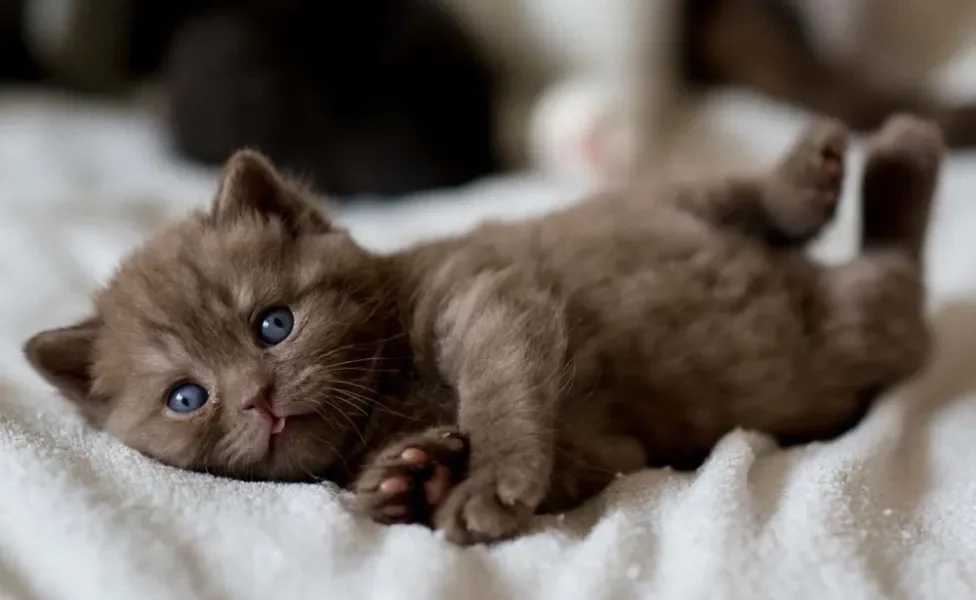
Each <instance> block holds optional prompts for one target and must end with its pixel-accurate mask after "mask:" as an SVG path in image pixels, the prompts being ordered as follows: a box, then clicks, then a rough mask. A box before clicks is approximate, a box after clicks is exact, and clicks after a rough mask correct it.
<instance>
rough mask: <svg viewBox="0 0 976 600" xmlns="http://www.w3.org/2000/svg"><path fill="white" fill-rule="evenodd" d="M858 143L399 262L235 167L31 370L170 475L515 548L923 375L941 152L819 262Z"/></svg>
mask: <svg viewBox="0 0 976 600" xmlns="http://www.w3.org/2000/svg"><path fill="white" fill-rule="evenodd" d="M845 143H846V131H845V130H844V128H843V127H842V126H841V125H839V124H837V123H834V122H823V123H820V124H818V125H816V126H814V127H813V128H812V129H811V130H810V131H809V132H808V133H806V134H805V135H804V137H803V139H802V140H801V141H800V142H799V143H798V144H797V146H796V147H795V148H794V150H793V151H792V152H791V153H790V154H789V155H788V156H787V157H786V158H785V159H784V160H783V161H782V163H781V164H780V165H779V166H778V167H777V168H776V169H774V170H773V171H772V172H771V173H769V174H767V175H763V176H758V177H753V178H741V179H738V180H726V181H706V182H694V183H676V184H669V185H645V184H641V185H634V186H632V187H629V188H627V189H621V190H617V191H612V192H607V193H605V194H603V195H602V196H600V197H598V198H594V199H592V200H591V201H589V202H587V203H584V204H582V205H580V206H577V207H574V208H570V209H568V210H564V211H562V212H559V213H556V214H553V215H551V216H548V217H545V218H542V219H539V220H535V221H530V222H526V223H518V224H498V223H496V224H487V225H485V226H484V227H482V228H481V229H479V230H477V231H475V232H474V233H472V234H470V235H465V236H460V237H456V238H451V239H445V240H441V241H437V242H433V243H430V244H425V245H421V246H418V247H415V248H412V249H409V250H406V251H404V252H401V253H398V254H395V255H392V256H375V255H372V254H370V253H367V252H366V251H364V250H362V249H360V248H358V247H357V246H356V245H355V244H354V243H353V241H352V239H351V238H350V237H349V236H348V234H347V233H345V232H343V231H340V230H338V229H336V228H334V227H333V226H332V225H331V224H330V222H329V221H328V219H327V218H326V217H325V216H324V215H322V213H320V212H318V211H317V209H315V208H314V205H313V204H312V203H311V202H310V201H309V200H308V199H307V196H306V195H305V194H304V193H303V192H302V191H301V190H299V189H297V188H295V187H294V186H293V185H292V184H290V183H288V182H286V181H283V180H282V179H281V178H280V177H279V176H278V175H277V174H276V173H275V171H274V170H273V168H272V167H271V166H270V165H269V164H268V163H267V162H266V161H265V160H264V159H263V158H262V157H260V156H259V155H256V154H254V153H251V152H241V153H239V154H238V155H236V156H235V157H234V158H233V159H232V160H231V161H230V163H229V165H228V166H227V168H226V171H225V175H224V178H223V182H222V185H221V188H220V191H219V192H218V194H217V198H216V200H215V202H214V207H213V209H212V211H210V212H209V213H200V214H195V215H193V216H191V217H189V218H188V219H187V220H185V221H183V222H181V223H178V224H176V225H174V226H172V227H170V228H169V229H167V230H165V231H164V232H162V233H161V234H159V235H158V236H157V237H155V238H153V239H151V240H150V241H149V242H148V243H147V244H146V245H145V246H144V247H142V248H141V249H139V250H137V251H136V252H135V253H134V254H133V255H131V256H130V257H128V258H127V259H126V260H125V261H124V262H123V263H122V265H121V267H120V269H119V271H118V273H117V274H116V276H115V277H114V278H113V279H112V281H111V282H110V283H109V284H108V286H107V287H106V288H105V289H104V290H102V291H101V292H99V293H98V294H97V296H96V298H95V311H94V316H93V317H92V318H91V319H90V320H88V321H86V322H85V323H83V324H80V325H78V326H76V327H74V328H71V329H59V330H53V331H48V332H44V333H40V334H38V335H37V336H35V337H34V338H32V339H31V340H30V341H29V342H28V344H27V346H26V352H27V355H28V357H29V358H30V360H31V362H32V363H33V364H34V365H35V367H36V368H37V369H38V370H39V371H40V372H41V373H42V374H44V375H45V376H46V377H47V378H48V379H49V380H50V381H51V382H53V383H54V384H56V385H58V386H59V387H60V388H61V389H62V390H63V391H64V393H65V394H66V395H67V396H68V397H69V398H72V399H73V400H75V402H77V403H78V404H79V406H80V407H81V409H82V410H83V411H84V413H85V414H86V415H87V416H88V417H89V419H90V420H91V422H92V423H93V424H94V425H95V426H97V427H101V428H103V429H105V430H106V431H108V432H110V433H112V434H113V435H116V436H118V437H119V438H120V439H121V440H122V441H123V442H125V443H126V444H128V445H130V446H132V447H134V448H137V449H139V450H141V451H143V452H145V453H146V454H148V455H150V456H153V457H156V458H158V459H160V460H162V461H165V462H167V463H170V464H174V465H178V466H181V467H187V468H192V469H201V470H204V469H205V470H209V471H214V472H218V473H222V474H226V475H230V476H235V477H256V478H268V479H281V480H294V479H311V478H316V477H329V478H331V479H334V480H336V481H339V482H340V483H343V484H353V485H354V487H355V489H356V491H357V493H358V494H359V496H360V499H361V500H362V502H363V505H364V507H365V509H366V510H367V511H368V512H369V513H370V514H371V515H372V516H373V517H374V518H376V519H377V520H379V521H384V522H402V521H421V522H432V524H433V525H434V526H436V527H438V528H440V529H442V530H444V531H445V533H446V535H447V536H448V538H449V539H451V540H454V541H457V542H459V543H474V542H481V541H493V540H498V539H503V538H507V537H511V536H514V535H517V534H518V533H519V532H520V531H522V530H523V529H524V527H525V526H526V523H527V521H528V519H529V517H530V516H531V515H532V514H533V513H535V512H537V511H545V510H562V509H565V508H568V507H572V506H574V505H576V504H578V503H579V502H580V501H582V500H583V499H585V498H587V497H589V496H591V495H593V494H594V493H596V492H597V491H599V490H600V489H602V488H603V487H604V486H605V485H606V484H607V483H608V482H609V481H610V480H611V479H612V478H613V477H614V475H615V474H617V473H620V472H629V471H633V470H636V469H639V468H641V467H643V466H644V465H647V464H652V465H659V464H674V465H677V466H682V467H684V466H692V465H695V464H696V463H697V462H698V461H700V460H701V459H702V458H703V457H704V456H705V455H706V454H707V452H708V451H709V449H710V448H711V447H712V445H713V444H714V443H715V442H716V441H717V440H718V439H719V437H720V436H722V435H723V434H724V433H726V432H728V431H729V430H730V429H732V428H735V427H744V428H751V429H758V430H762V431H766V432H769V433H771V434H773V435H775V436H777V437H778V438H779V439H780V440H782V441H783V442H786V443H795V442H802V441H805V440H810V439H818V438H825V437H830V436H833V435H836V434H838V433H840V432H842V431H844V430H845V429H847V428H848V427H850V426H851V425H853V424H854V423H856V422H857V420H858V419H859V418H860V417H861V415H862V414H863V413H864V411H865V410H866V409H867V407H868V404H869V402H870V400H871V398H872V397H873V396H874V394H875V393H876V392H877V391H878V390H881V389H884V388H887V387H888V386H891V385H893V384H895V383H897V382H899V381H901V380H902V379H904V378H906V377H908V376H910V375H912V374H913V373H914V372H915V371H917V370H918V369H919V368H920V367H921V366H922V364H923V361H924V359H925V357H926V354H927V350H928V341H927V340H928V338H927V329H926V325H925V323H924V320H923V312H922V304H923V287H922V278H921V273H920V270H921V267H920V264H919V255H920V252H921V248H922V243H923V241H924V231H925V228H926V226H927V220H928V211H929V204H930V201H931V197H932V194H933V188H934V185H935V182H936V175H937V170H938V165H939V159H940V156H941V152H942V140H941V137H940V135H939V134H938V129H937V128H935V127H934V126H932V125H930V124H928V123H925V122H922V121H919V120H916V119H912V118H909V117H899V118H896V119H893V120H892V121H890V122H889V123H888V124H887V125H886V126H885V128H884V129H883V130H882V131H881V133H879V134H877V135H876V136H875V138H874V141H873V149H872V150H871V153H870V157H869V160H868V165H867V170H866V174H865V181H864V184H865V185H864V189H863V198H862V201H863V203H864V209H865V221H864V222H865V226H864V250H863V253H862V255H861V256H860V257H859V258H856V259H854V260H853V261H852V262H850V263H849V264H847V265H845V266H841V267H836V268H827V267H822V266H818V265H816V264H814V263H813V262H811V261H810V260H808V259H807V258H805V257H804V255H803V253H802V249H803V244H804V242H806V241H807V240H808V239H810V238H811V237H812V236H814V235H815V234H816V233H817V232H818V231H819V230H820V228H821V227H822V226H823V225H824V224H826V223H827V222H828V221H829V219H830V218H831V217H832V215H833V212H834V208H835V206H836V202H837V195H838V193H839V189H840V184H841V180H842V174H843V153H844V146H845ZM278 305H288V306H290V307H291V308H292V310H293V311H294V314H295V329H294V332H293V333H292V334H291V336H290V337H289V338H288V339H286V340H285V341H284V342H283V343H281V344H280V345H278V346H273V347H262V346H261V345H260V344H258V343H256V342H255V339H254V331H255V329H254V327H255V325H254V320H255V315H257V314H258V313H259V312H260V311H262V310H263V309H265V308H266V307H269V306H278ZM188 379H190V380H195V381H197V382H199V383H201V384H202V385H204V386H205V387H206V388H207V389H208V390H209V391H210V394H211V397H210V401H209V402H208V403H207V404H205V405H204V406H203V407H202V408H200V409H199V410H198V411H196V412H194V413H191V414H188V415H179V414H175V413H173V412H171V411H169V410H168V409H167V408H166V406H165V398H166V395H167V392H168V391H169V390H170V389H171V388H172V386H173V385H175V384H177V383H179V382H181V381H184V380H188ZM255 397H261V398H267V399H268V402H270V403H271V404H272V405H273V406H275V407H276V410H277V411H278V413H279V414H281V415H284V416H286V417H287V424H286V427H285V430H284V431H283V432H282V433H280V434H279V435H277V436H275V435H272V434H271V433H270V431H271V428H270V426H269V424H268V421H267V419H266V418H265V417H263V416H262V415H260V414H257V413H258V411H255V410H249V409H248V407H249V406H252V405H253V404H252V401H253V399H254V398H255ZM445 426H448V427H447V428H445ZM403 436H407V437H403ZM272 439H273V444H272V442H271V440H272ZM417 451H420V454H418V453H417ZM445 465H446V466H447V467H449V468H448V469H447V471H449V472H448V473H447V474H445V469H443V468H442V467H443V466H445ZM452 486H453V487H452ZM448 488H450V489H449V490H448Z"/></svg>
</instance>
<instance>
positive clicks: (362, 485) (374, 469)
mask: <svg viewBox="0 0 976 600" xmlns="http://www.w3.org/2000/svg"><path fill="white" fill-rule="evenodd" d="M467 466H468V442H467V439H466V438H465V437H464V436H463V435H461V433H460V432H459V431H458V429H457V428H456V427H436V428H432V429H428V430H427V431H425V432H423V433H420V434H416V435H411V436H408V437H405V438H403V439H401V440H398V441H395V442H393V443H392V444H390V445H388V446H387V447H386V448H384V449H383V450H382V451H380V452H379V453H378V454H377V455H376V456H375V457H374V458H373V460H372V461H371V462H370V463H369V464H368V465H367V466H366V467H365V468H364V469H363V471H362V473H361V474H360V476H359V478H358V479H357V481H356V484H355V486H354V489H355V491H356V498H357V500H358V502H359V504H360V506H361V507H362V508H363V509H364V510H365V512H366V513H367V514H369V516H370V517H371V518H372V519H373V520H374V521H377V522H379V523H386V524H394V523H421V524H430V522H431V517H432V515H433V512H434V509H436V508H437V507H438V506H439V505H440V504H441V503H442V502H443V501H444V499H445V498H446V497H447V494H448V492H449V491H450V490H451V486H453V485H454V484H456V483H457V482H458V481H460V480H461V479H462V478H463V477H464V474H465V472H466V470H467Z"/></svg>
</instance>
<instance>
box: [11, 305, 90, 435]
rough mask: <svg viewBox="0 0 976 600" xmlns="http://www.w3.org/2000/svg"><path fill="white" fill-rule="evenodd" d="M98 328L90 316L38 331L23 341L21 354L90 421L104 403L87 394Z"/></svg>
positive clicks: (88, 392)
mask: <svg viewBox="0 0 976 600" xmlns="http://www.w3.org/2000/svg"><path fill="white" fill-rule="evenodd" d="M98 328H99V321H98V319H96V318H90V319H86V320H84V321H82V322H80V323H77V324H75V325H72V326H70V327H61V328H58V329H50V330H48V331H42V332H41V333H38V334H37V335H35V336H34V337H32V338H31V339H29V340H28V341H27V343H26V344H24V354H25V355H26V357H27V360H28V362H30V364H31V366H33V367H34V369H36V370H37V372H38V373H40V374H41V376H42V377H43V378H44V379H45V380H46V381H47V382H48V383H50V384H51V385H53V386H55V387H56V388H58V390H59V391H60V392H61V394H62V395H64V396H65V397H66V398H67V399H68V400H71V401H72V402H74V403H75V404H77V405H78V406H79V408H81V411H82V413H83V414H84V415H85V416H86V417H87V418H88V419H89V420H90V421H97V420H98V419H99V418H100V415H101V412H102V411H101V409H102V408H103V404H104V403H103V402H101V401H100V400H99V399H96V398H94V397H93V396H92V393H91V383H92V376H91V365H92V358H93V350H94V346H95V335H96V333H97V332H98Z"/></svg>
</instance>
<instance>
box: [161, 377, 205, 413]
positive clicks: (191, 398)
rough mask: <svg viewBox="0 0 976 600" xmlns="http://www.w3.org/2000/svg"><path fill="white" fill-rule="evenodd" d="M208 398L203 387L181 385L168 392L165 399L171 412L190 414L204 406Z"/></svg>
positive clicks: (187, 384)
mask: <svg viewBox="0 0 976 600" xmlns="http://www.w3.org/2000/svg"><path fill="white" fill-rule="evenodd" d="M209 396H210V394H209V393H208V392H207V390H206V389H204V388H203V386H200V385H197V384H195V383H181V384H180V385H178V386H176V387H175V388H173V389H172V390H171V391H170V393H169V396H168V397H167V398H166V406H167V407H168V408H169V409H170V410H171V411H173V412H177V413H181V414H186V413H191V412H193V411H195V410H199V409H200V408H201V407H202V406H203V405H204V404H206V403H207V398H208V397H209Z"/></svg>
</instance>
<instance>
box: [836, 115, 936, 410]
mask: <svg viewBox="0 0 976 600" xmlns="http://www.w3.org/2000/svg"><path fill="white" fill-rule="evenodd" d="M943 153H944V143H943V139H942V136H941V133H940V131H939V128H938V127H937V126H936V125H935V124H933V123H930V122H926V121H923V120H920V119H917V118H913V117H907V116H898V117H893V118H892V119H890V120H889V121H888V122H887V123H886V124H885V126H884V128H883V129H882V130H881V132H879V133H878V134H876V135H875V136H874V138H873V139H872V141H871V143H870V149H869V152H868V158H867V162H866V164H865V172H864V182H863V190H862V195H863V204H864V218H863V254H862V256H861V257H859V258H857V259H855V260H854V261H853V262H851V263H850V264H848V265H845V266H842V267H838V268H834V269H831V270H828V271H826V272H825V275H824V278H823V285H824V289H825V306H826V312H825V318H824V323H823V330H822V339H823V340H824V343H825V344H826V354H827V355H830V356H834V357H836V358H835V359H834V360H833V361H831V364H830V365H829V366H827V367H826V368H828V369H830V370H831V372H832V373H833V374H832V375H831V378H833V379H836V380H838V381H843V382H844V383H845V385H855V386H857V387H859V388H861V389H863V390H866V391H867V390H876V391H878V390H883V389H885V388H887V387H890V386H892V385H894V384H896V383H898V382H899V381H901V380H904V379H906V378H907V377H910V376H911V375H913V374H914V373H915V372H917V371H918V370H919V369H920V368H921V367H922V366H923V364H924V362H925V360H926V358H927V355H928V350H929V333H928V328H927V325H926V322H925V315H924V301H925V289H924V281H923V273H922V251H923V246H924V243H925V237H926V230H927V228H928V222H929V213H930V208H931V204H932V200H933V194H934V191H935V187H936V185H937V179H938V171H939V166H940V161H941V157H942V155H943Z"/></svg>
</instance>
